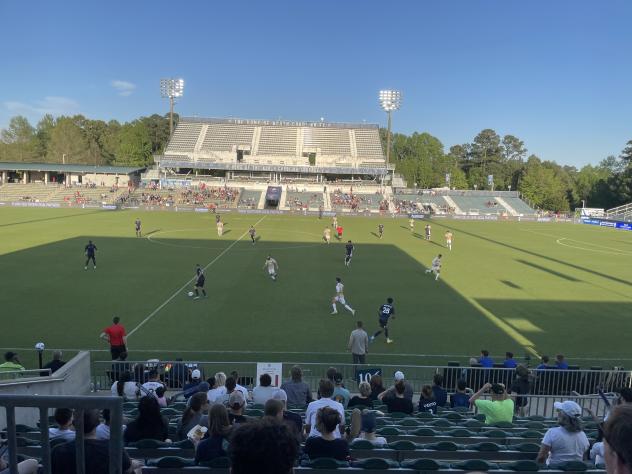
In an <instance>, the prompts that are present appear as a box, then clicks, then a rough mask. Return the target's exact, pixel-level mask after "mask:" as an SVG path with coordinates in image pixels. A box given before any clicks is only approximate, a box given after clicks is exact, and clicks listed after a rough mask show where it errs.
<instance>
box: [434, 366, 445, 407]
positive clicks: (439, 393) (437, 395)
mask: <svg viewBox="0 0 632 474" xmlns="http://www.w3.org/2000/svg"><path fill="white" fill-rule="evenodd" d="M432 382H433V383H432V396H433V397H434V399H435V400H436V402H437V406H439V407H444V406H445V405H446V403H448V392H447V391H446V389H445V388H443V375H441V374H434V377H433V378H432Z"/></svg>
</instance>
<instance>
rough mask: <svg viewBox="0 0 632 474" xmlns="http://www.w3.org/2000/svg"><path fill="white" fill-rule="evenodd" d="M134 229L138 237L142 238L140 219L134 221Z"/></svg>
mask: <svg viewBox="0 0 632 474" xmlns="http://www.w3.org/2000/svg"><path fill="white" fill-rule="evenodd" d="M134 228H135V229H136V237H140V236H141V231H140V218H138V217H137V218H136V220H135V221H134Z"/></svg>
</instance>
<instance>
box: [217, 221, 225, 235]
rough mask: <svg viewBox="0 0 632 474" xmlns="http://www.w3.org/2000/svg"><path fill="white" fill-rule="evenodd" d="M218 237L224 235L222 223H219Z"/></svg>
mask: <svg viewBox="0 0 632 474" xmlns="http://www.w3.org/2000/svg"><path fill="white" fill-rule="evenodd" d="M217 235H218V236H219V237H221V236H222V235H224V223H223V222H222V221H217Z"/></svg>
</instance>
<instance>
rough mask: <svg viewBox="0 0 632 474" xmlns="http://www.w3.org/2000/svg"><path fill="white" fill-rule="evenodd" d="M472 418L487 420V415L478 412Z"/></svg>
mask: <svg viewBox="0 0 632 474" xmlns="http://www.w3.org/2000/svg"><path fill="white" fill-rule="evenodd" d="M472 418H474V419H475V420H478V421H485V415H483V414H482V413H477V414H476V415H474V416H473V417H472Z"/></svg>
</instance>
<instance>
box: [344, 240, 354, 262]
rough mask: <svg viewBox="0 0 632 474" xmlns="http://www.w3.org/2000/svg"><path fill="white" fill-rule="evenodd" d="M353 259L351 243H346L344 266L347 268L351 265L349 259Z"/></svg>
mask: <svg viewBox="0 0 632 474" xmlns="http://www.w3.org/2000/svg"><path fill="white" fill-rule="evenodd" d="M352 258H353V244H352V243H351V241H348V242H347V245H346V246H345V266H346V267H348V266H349V265H351V259H352Z"/></svg>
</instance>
